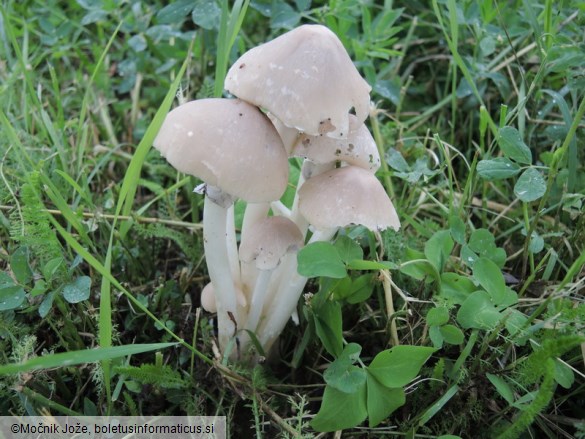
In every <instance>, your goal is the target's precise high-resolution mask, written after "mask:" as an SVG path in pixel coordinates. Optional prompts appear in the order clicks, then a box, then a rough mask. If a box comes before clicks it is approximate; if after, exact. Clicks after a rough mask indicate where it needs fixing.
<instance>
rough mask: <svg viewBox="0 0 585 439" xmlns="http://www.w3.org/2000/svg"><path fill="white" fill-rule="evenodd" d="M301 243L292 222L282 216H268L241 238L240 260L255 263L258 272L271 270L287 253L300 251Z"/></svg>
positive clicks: (301, 236) (297, 231) (299, 233)
mask: <svg viewBox="0 0 585 439" xmlns="http://www.w3.org/2000/svg"><path fill="white" fill-rule="evenodd" d="M303 241H304V240H303V234H302V233H301V231H300V230H299V228H298V227H297V225H296V224H295V223H294V222H292V221H291V220H289V219H288V218H285V217H283V216H270V217H268V218H264V219H263V220H261V221H258V222H257V223H255V224H254V225H253V226H252V227H250V230H248V233H247V235H246V236H245V237H243V238H242V244H241V245H240V260H241V261H242V262H246V263H250V262H252V261H255V265H256V268H258V269H260V270H272V269H274V268H276V267H277V266H278V264H279V263H280V261H281V259H282V258H283V257H284V256H285V255H286V254H287V253H289V252H295V251H297V250H298V249H300V248H301V247H302V246H303Z"/></svg>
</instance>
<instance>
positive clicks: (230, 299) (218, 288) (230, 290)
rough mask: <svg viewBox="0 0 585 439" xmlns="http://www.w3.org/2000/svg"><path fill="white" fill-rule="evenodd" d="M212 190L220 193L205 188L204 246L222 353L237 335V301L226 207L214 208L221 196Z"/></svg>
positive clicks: (216, 206) (217, 206)
mask: <svg viewBox="0 0 585 439" xmlns="http://www.w3.org/2000/svg"><path fill="white" fill-rule="evenodd" d="M214 190H217V191H219V189H216V188H213V187H208V188H207V195H206V196H205V204H204V207H203V246H204V249H205V259H206V261H207V270H208V272H209V278H210V279H211V283H212V285H213V289H214V291H215V302H216V305H217V322H218V335H219V346H220V349H222V351H223V349H225V347H226V346H227V344H228V342H229V340H230V339H231V338H232V337H233V336H234V335H235V333H236V329H237V328H236V325H237V320H236V319H237V312H236V310H237V301H236V291H235V289H234V283H233V281H232V276H231V272H230V266H229V257H228V252H227V243H226V227H227V218H226V216H227V208H228V207H229V205H228V206H226V207H224V206H225V204H224V203H221V202H220V204H223V206H222V205H220V204H217V202H216V201H213V200H212V199H211V198H214V199H216V200H217V199H218V198H220V196H216V195H217V194H213V195H211V193H212V192H214ZM220 192H221V191H220ZM210 195H211V196H210ZM220 195H221V194H220ZM234 320H235V322H234ZM234 323H235V324H234Z"/></svg>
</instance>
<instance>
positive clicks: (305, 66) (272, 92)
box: [225, 25, 371, 138]
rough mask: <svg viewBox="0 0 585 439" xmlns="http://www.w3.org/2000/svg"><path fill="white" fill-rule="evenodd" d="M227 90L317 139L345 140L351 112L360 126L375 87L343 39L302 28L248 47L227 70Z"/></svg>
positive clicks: (314, 28)
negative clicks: (317, 137)
mask: <svg viewBox="0 0 585 439" xmlns="http://www.w3.org/2000/svg"><path fill="white" fill-rule="evenodd" d="M225 88H226V89H227V90H228V91H229V92H230V93H232V94H233V95H235V96H237V97H239V98H240V99H243V100H245V101H247V102H250V103H253V104H254V105H257V106H259V107H263V108H266V109H267V110H268V111H270V113H272V114H273V115H274V116H276V117H277V118H278V119H279V120H281V121H282V122H283V123H284V124H285V125H286V126H288V127H291V128H295V129H296V130H298V131H301V132H304V133H307V134H310V135H313V136H317V135H323V134H324V135H327V136H328V137H333V138H345V137H347V135H348V131H349V120H348V115H349V113H350V110H351V109H352V108H354V109H355V114H356V117H357V119H358V121H359V122H360V123H361V122H363V121H364V120H365V119H366V117H367V116H368V112H369V106H370V96H369V93H370V90H371V87H370V86H369V84H368V83H367V82H366V81H365V80H364V79H363V78H362V77H361V76H360V74H359V72H358V71H357V69H356V68H355V66H354V65H353V62H352V61H351V59H350V57H349V55H348V54H347V51H346V50H345V48H344V47H343V44H342V43H341V41H340V40H339V38H337V36H336V35H335V34H334V33H333V32H331V31H330V30H329V29H327V28H326V27H325V26H321V25H304V26H300V27H298V28H296V29H293V30H291V31H290V32H287V33H285V34H283V35H281V36H279V37H277V38H275V39H274V40H272V41H269V42H268V43H265V44H262V45H260V46H257V47H254V48H253V49H250V50H249V51H247V52H246V53H244V54H243V55H242V56H241V57H240V58H239V59H238V60H237V61H236V62H235V63H234V65H233V66H232V67H231V68H230V70H229V71H228V73H227V77H226V80H225Z"/></svg>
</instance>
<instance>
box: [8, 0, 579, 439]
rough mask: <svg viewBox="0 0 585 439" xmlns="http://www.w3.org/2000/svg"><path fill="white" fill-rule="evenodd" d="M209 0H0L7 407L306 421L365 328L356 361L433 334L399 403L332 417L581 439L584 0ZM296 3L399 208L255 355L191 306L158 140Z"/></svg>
mask: <svg viewBox="0 0 585 439" xmlns="http://www.w3.org/2000/svg"><path fill="white" fill-rule="evenodd" d="M203 3H206V2H203V1H200V2H189V1H178V2H174V3H172V4H170V5H168V6H164V5H163V4H157V3H150V4H145V3H141V2H137V1H131V2H126V3H123V4H121V5H119V4H117V3H116V2H105V1H104V2H95V3H94V2H91V3H90V2H84V1H80V2H77V3H68V4H66V5H65V4H62V2H49V3H46V2H38V1H30V2H26V4H20V3H19V2H5V3H4V4H3V5H2V6H0V96H1V97H0V102H1V104H0V133H1V135H0V268H1V270H2V272H1V273H0V414H8V413H22V414H25V413H26V414H31V415H32V414H40V413H43V412H44V411H45V410H48V411H50V412H51V413H52V414H54V415H66V414H77V415H80V414H86V415H94V414H100V415H106V414H115V415H133V414H145V415H147V414H169V415H179V414H190V415H206V414H207V415H214V414H219V415H225V416H227V417H228V428H229V431H230V434H231V436H232V437H267V438H268V437H279V436H280V437H315V436H317V435H318V433H317V432H316V431H314V430H313V428H312V427H311V425H310V421H311V419H312V418H313V417H314V416H315V414H316V413H318V412H319V411H320V410H323V412H322V413H326V412H327V410H332V411H334V410H335V409H336V408H337V407H336V406H335V404H340V406H341V404H342V402H339V401H340V400H338V401H337V402H334V403H333V404H334V405H331V404H332V403H330V402H328V401H327V400H326V398H323V395H324V390H325V388H326V386H327V388H329V387H330V383H329V382H326V380H325V379H324V374H325V375H326V376H331V375H327V374H326V373H325V372H326V371H329V372H328V373H329V374H334V372H331V370H335V368H336V367H337V368H338V370H339V367H340V366H339V365H340V364H345V363H343V361H349V360H343V354H339V351H340V350H341V349H342V348H343V347H346V346H354V345H359V347H360V348H361V351H360V352H359V358H357V359H355V358H354V360H352V361H353V363H350V365H351V366H352V367H355V368H357V369H359V373H358V372H356V373H358V374H363V375H364V376H365V375H366V374H371V370H374V369H370V365H371V364H375V365H376V366H378V367H379V365H380V363H381V360H374V359H375V358H376V356H377V355H379V354H380V353H381V352H384V351H385V350H387V349H389V348H391V347H392V346H393V345H394V344H396V340H398V343H399V344H400V345H412V346H417V347H423V346H424V347H434V348H436V349H437V350H436V351H435V352H434V353H433V354H432V356H431V357H430V359H429V360H428V361H427V362H426V363H425V365H424V366H423V367H422V368H421V370H420V373H419V375H418V377H417V378H416V379H415V380H414V381H413V382H412V383H410V384H408V385H407V386H406V388H405V390H406V403H405V405H404V406H403V407H401V408H398V409H397V410H395V411H394V412H393V413H391V414H390V415H389V416H387V417H385V418H384V419H383V420H382V421H381V422H380V423H379V424H378V425H377V426H376V427H375V429H373V428H372V427H370V426H369V425H368V423H367V422H366V423H363V424H360V426H359V428H353V427H352V428H349V427H348V428H347V429H345V430H344V431H343V432H342V433H341V436H342V437H364V436H365V435H366V434H369V435H370V436H371V437H380V436H382V435H387V436H392V435H410V436H411V437H416V436H418V435H420V437H437V436H440V435H443V434H453V435H458V436H461V437H471V436H473V437H477V435H478V434H483V435H484V437H491V436H497V435H501V436H502V437H518V435H519V434H521V432H522V431H524V432H525V433H524V434H531V435H532V437H551V438H553V437H585V423H584V422H583V421H582V420H583V419H584V418H585V412H584V411H583V407H585V370H584V366H583V365H584V354H583V352H582V350H581V347H580V346H579V344H580V343H583V339H582V338H579V337H583V336H584V335H585V304H584V303H583V289H584V287H585V285H584V280H585V277H584V276H583V272H584V267H585V257H584V256H583V255H584V254H585V215H583V202H584V199H585V170H584V161H585V155H584V154H583V135H584V128H585V120H584V117H583V116H584V113H585V79H584V77H583V65H585V51H584V49H583V47H584V44H585V41H584V40H583V32H582V29H583V27H584V26H585V21H584V20H585V18H584V17H585V11H584V7H583V5H582V4H580V3H579V2H577V1H567V2H552V1H548V0H547V1H545V2H536V1H534V0H524V1H523V0H517V1H514V2H494V1H491V0H489V1H488V0H485V1H480V2H474V1H471V0H469V1H461V2H455V1H433V2H418V3H417V2H415V3H412V2H409V3H405V4H402V3H399V2H391V1H386V2H384V6H382V5H381V4H380V2H378V3H376V4H373V3H367V2H366V3H363V2H362V3H358V2H356V1H355V0H335V1H331V2H310V1H305V0H298V1H295V2H290V3H284V2H272V3H271V2H268V3H266V2H248V1H245V0H242V1H236V2H233V3H232V2H227V1H225V0H222V1H218V2H211V3H212V4H211V6H209V5H208V6H209V9H208V10H209V13H208V14H207V15H202V14H200V13H198V12H200V9H197V8H199V7H200V5H202V4H203ZM186 8H187V9H186ZM193 8H195V9H193ZM193 11H194V12H195V13H193ZM301 23H322V24H326V25H327V26H329V27H330V28H331V29H332V30H334V31H335V32H336V33H337V34H338V36H339V37H340V39H341V40H342V41H343V43H344V45H345V46H346V48H347V50H348V52H349V53H350V56H351V57H352V58H353V59H354V60H355V61H356V65H357V66H358V68H359V69H360V72H361V73H362V74H363V76H364V77H365V78H367V80H368V81H369V82H370V84H371V85H372V87H373V92H372V100H373V103H374V104H375V107H376V110H375V111H372V114H371V117H370V118H369V119H368V121H367V124H368V126H369V128H370V130H371V131H372V133H373V135H374V137H375V140H376V142H377V143H378V146H379V149H380V152H381V155H382V156H383V157H384V158H385V160H384V163H383V166H382V168H381V170H380V171H379V172H378V177H379V178H380V180H381V181H382V183H383V184H384V187H385V188H386V190H387V192H388V193H389V194H390V195H391V196H392V198H393V201H394V204H395V206H396V208H397V210H398V212H399V216H400V218H401V221H402V224H403V228H402V230H401V231H400V233H390V232H385V233H383V234H382V235H381V236H374V235H373V234H371V233H369V232H367V231H364V230H362V229H359V228H357V229H354V230H347V231H346V234H347V236H349V237H350V238H351V239H352V240H353V241H354V242H355V243H358V244H359V246H360V247H361V249H362V250H363V254H364V259H366V260H369V261H375V260H378V259H379V260H384V261H389V263H384V264H373V263H370V264H369V265H368V264H367V263H360V264H358V263H355V264H353V265H352V264H350V263H349V262H347V261H346V262H340V264H342V268H343V270H347V271H346V272H347V276H346V277H345V278H343V279H341V280H340V281H333V280H330V279H319V278H315V279H314V280H313V281H312V282H310V283H309V285H308V286H307V291H308V292H311V293H313V294H314V296H313V300H312V302H311V306H310V307H306V306H305V305H304V304H301V305H300V307H299V309H300V313H299V315H300V317H301V323H300V326H294V325H292V324H290V325H289V326H288V327H287V329H286V330H285V332H284V334H283V335H282V337H281V339H280V342H279V344H278V346H277V349H276V351H275V353H274V354H273V358H271V359H270V361H268V362H267V363H266V364H263V365H258V366H257V367H256V368H253V369H251V368H246V367H243V366H241V365H237V364H228V365H227V366H226V365H225V364H222V363H220V362H219V361H216V358H215V355H214V350H213V345H214V343H215V342H214V339H213V327H212V321H211V319H210V316H209V315H208V314H206V313H205V312H202V311H200V310H199V309H198V307H199V292H200V290H201V288H202V287H203V285H205V283H206V282H207V279H208V277H207V273H206V268H205V261H204V255H203V245H202V234H201V227H200V223H199V220H200V218H201V209H202V200H201V198H200V197H199V196H196V195H194V194H192V192H191V191H192V189H193V187H194V186H196V184H197V183H198V182H197V181H196V179H194V178H191V177H186V176H184V175H177V173H176V172H175V171H174V170H173V169H172V168H171V167H170V166H168V165H167V163H166V162H165V161H164V159H162V158H161V157H160V156H159V154H158V153H157V152H156V151H153V150H152V148H151V144H152V141H153V139H154V137H155V135H156V133H157V131H158V129H159V127H160V126H161V124H162V121H163V119H164V117H165V115H166V113H167V112H168V111H169V109H170V108H172V107H173V106H175V105H177V104H178V102H179V101H181V102H182V101H185V100H192V99H196V98H205V97H211V96H220V95H222V88H223V76H224V75H225V72H226V70H227V68H228V67H229V66H230V65H231V63H232V62H234V61H235V59H236V58H237V57H238V56H239V55H240V54H241V53H243V52H244V51H245V50H247V49H249V48H251V47H253V46H255V45H257V44H260V43H262V42H264V41H267V40H268V39H271V38H273V37H275V36H278V35H280V34H282V33H283V32H285V31H286V30H287V29H289V28H291V27H293V26H296V25H297V24H301ZM218 35H221V37H218ZM502 163H507V164H510V166H508V167H507V168H506V170H505V172H507V173H505V174H504V175H503V174H501V172H502V169H501V167H500V165H501V164H502ZM508 169H514V171H513V172H511V173H510V172H509V171H508ZM294 183H295V182H294V181H291V184H294ZM356 245H357V244H356ZM469 258H471V259H472V260H473V261H472V262H470V260H469ZM479 258H481V259H480V260H481V261H482V262H481V263H480V264H479V265H477V266H476V265H474V264H475V262H474V261H475V260H477V259H479ZM351 267H357V268H359V270H358V269H355V268H354V269H352V268H351ZM494 267H496V268H494ZM386 269H389V270H388V271H387V270H386ZM377 270H382V274H380V273H379V272H378V271H377ZM342 273H343V271H342ZM502 273H505V275H506V278H505V279H506V285H507V286H509V287H511V290H507V289H505V288H503V287H502V286H501V285H500V283H499V282H504V277H503V274H502ZM388 275H389V276H388ZM384 276H386V277H384ZM358 279H359V280H358ZM364 280H365V281H364ZM342 282H343V283H342ZM360 282H361V283H360ZM364 282H365V284H367V285H368V288H370V289H369V290H368V289H367V288H366V289H365V290H364V289H362V290H361V291H362V293H361V294H362V296H359V297H358V296H353V297H354V299H355V300H354V299H351V297H349V294H350V292H351V291H353V290H351V288H349V287H348V285H358V284H359V285H363V284H364ZM494 283H495V284H496V286H494ZM344 288H346V289H345V290H344ZM348 291H349V292H348ZM364 291H366V292H367V293H368V294H365V293H364ZM478 291H480V293H477V292H478ZM502 291H506V293H505V294H508V296H506V297H503V296H502V294H504V293H502ZM510 291H511V292H510ZM344 294H346V295H344ZM351 294H353V293H352V292H351ZM389 296H390V297H392V299H393V303H392V305H393V306H392V307H387V306H386V299H387V298H388V297H389ZM469 297H471V300H468V298H469ZM512 299H513V300H512ZM472 301H473V303H472ZM472 305H473V306H472ZM392 309H393V311H392ZM388 310H390V311H388ZM388 312H390V313H391V314H390V315H388ZM478 316H479V317H478ZM482 319H483V320H482ZM490 319H491V320H490ZM334 320H335V321H334ZM490 322H491V323H492V324H490ZM338 323H340V325H339V326H338ZM327 325H330V326H327ZM325 327H328V328H329V329H327V330H324V329H323V328H325ZM336 328H337V329H336ZM327 331H330V332H327ZM460 337H462V338H460ZM461 340H462V341H461ZM349 343H352V345H349ZM87 350H90V351H89V352H88V351H87ZM409 352H410V351H409ZM412 352H414V351H412ZM384 355H385V354H384ZM340 358H341V359H340ZM378 358H381V357H378ZM331 364H335V366H333V367H332V369H328V367H329V366H330V365H331ZM73 365H77V366H76V367H73ZM79 365H81V367H79ZM346 367H349V366H348V365H346ZM344 370H345V371H348V370H353V371H354V372H355V370H356V369H351V368H350V369H344ZM368 376H369V375H368ZM338 379H340V378H339V377H338ZM370 380H371V382H370V385H371V386H372V387H371V389H374V388H375V389H377V390H376V391H377V392H380V393H379V395H384V394H385V393H384V392H386V391H387V390H388V388H385V387H383V386H380V387H373V384H372V383H373V382H374V381H372V380H373V378H370ZM334 382H335V381H334ZM378 384H379V383H378ZM336 385H339V381H337V384H336ZM384 389H386V390H384ZM393 389H394V390H393V392H395V393H396V392H397V390H396V389H395V388H393ZM334 391H335V392H339V394H340V395H341V396H340V397H341V398H342V399H343V401H344V402H346V403H347V404H348V405H347V406H345V407H346V408H347V407H351V404H357V405H359V404H358V403H359V401H360V400H359V398H360V396H359V395H358V393H357V392H355V393H351V392H349V393H345V394H342V393H341V392H340V391H339V390H336V389H334ZM329 394H332V393H331V391H329ZM390 394H391V393H388V395H390ZM392 394H394V393H392ZM348 395H349V396H348ZM379 397H380V398H383V396H379ZM382 400H383V399H382ZM382 400H381V401H382ZM25 401H26V403H25ZM386 402H387V403H388V401H386ZM322 403H323V404H322ZM388 404H389V405H388V407H389V406H390V405H391V404H390V403H388ZM378 406H379V407H380V410H382V408H383V406H384V403H383V402H381V403H380V404H378ZM382 411H383V410H382ZM379 413H380V412H377V414H376V416H378V415H379ZM354 414H355V413H354ZM323 416H324V415H322V416H321V418H320V425H331V426H332V428H331V429H335V426H336V424H335V423H336V422H338V421H336V420H335V419H333V420H331V421H329V420H326V421H324V420H323V419H324V417H323ZM370 419H371V418H370ZM346 420H347V419H346ZM328 423H329V424H328ZM354 424H357V422H356V423H354ZM317 425H319V423H318V424H317ZM339 425H342V424H339ZM343 425H344V426H345V424H343ZM356 427H357V425H356Z"/></svg>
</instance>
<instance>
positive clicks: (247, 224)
mask: <svg viewBox="0 0 585 439" xmlns="http://www.w3.org/2000/svg"><path fill="white" fill-rule="evenodd" d="M269 210H270V204H269V203H248V204H247V205H246V211H245V212H244V220H243V221H242V234H241V236H240V246H241V245H242V242H244V241H245V240H246V238H247V236H248V230H250V228H251V227H252V226H253V225H254V224H256V223H257V222H258V221H260V220H263V219H264V218H266V217H267V216H268V211H269ZM257 276H258V270H257V269H256V264H255V263H244V262H242V264H241V279H242V291H243V292H244V295H245V296H246V299H247V301H248V303H250V302H251V300H252V291H253V290H254V285H255V283H256V277H257Z"/></svg>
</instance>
